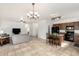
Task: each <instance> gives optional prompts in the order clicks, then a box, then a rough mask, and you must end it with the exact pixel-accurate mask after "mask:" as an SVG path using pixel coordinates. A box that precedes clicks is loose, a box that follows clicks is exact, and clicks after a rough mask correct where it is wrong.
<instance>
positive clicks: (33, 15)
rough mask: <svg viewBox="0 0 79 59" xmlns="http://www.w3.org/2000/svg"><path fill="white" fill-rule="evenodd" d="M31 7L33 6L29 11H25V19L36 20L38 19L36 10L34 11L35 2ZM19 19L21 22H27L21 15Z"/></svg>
mask: <svg viewBox="0 0 79 59" xmlns="http://www.w3.org/2000/svg"><path fill="white" fill-rule="evenodd" d="M32 7H33V10H32V11H30V12H29V13H27V19H28V21H29V22H31V21H36V20H38V19H39V14H38V12H35V3H32ZM20 21H21V22H23V23H26V22H28V21H26V20H24V18H23V17H22V18H21V19H20Z"/></svg>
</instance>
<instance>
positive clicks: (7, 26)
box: [0, 20, 27, 35]
mask: <svg viewBox="0 0 79 59" xmlns="http://www.w3.org/2000/svg"><path fill="white" fill-rule="evenodd" d="M12 28H21V33H20V34H26V33H27V31H26V28H25V25H24V24H22V23H20V22H16V21H11V20H3V21H2V22H1V26H0V30H3V31H4V32H5V33H8V34H10V35H13V33H12Z"/></svg>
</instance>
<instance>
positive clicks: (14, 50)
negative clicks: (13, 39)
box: [0, 38, 79, 56]
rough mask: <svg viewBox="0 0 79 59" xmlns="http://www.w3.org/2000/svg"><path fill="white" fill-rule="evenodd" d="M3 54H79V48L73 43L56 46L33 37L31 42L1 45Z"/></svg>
mask: <svg viewBox="0 0 79 59" xmlns="http://www.w3.org/2000/svg"><path fill="white" fill-rule="evenodd" d="M0 55H1V56H79V48H78V47H74V46H73V44H72V43H70V44H69V46H66V47H60V46H58V47H56V46H51V45H49V44H47V43H46V42H45V41H44V40H41V39H36V38H33V39H32V40H31V41H29V42H25V43H21V44H18V45H12V44H7V45H4V46H2V47H1V46H0Z"/></svg>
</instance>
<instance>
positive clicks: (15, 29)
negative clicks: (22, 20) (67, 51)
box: [12, 28, 21, 34]
mask: <svg viewBox="0 0 79 59" xmlns="http://www.w3.org/2000/svg"><path fill="white" fill-rule="evenodd" d="M12 32H13V33H14V34H20V32H21V29H20V28H13V29H12Z"/></svg>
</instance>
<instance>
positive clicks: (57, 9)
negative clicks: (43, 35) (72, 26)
mask: <svg viewBox="0 0 79 59" xmlns="http://www.w3.org/2000/svg"><path fill="white" fill-rule="evenodd" d="M31 10H32V5H31V3H0V18H8V17H9V18H20V17H22V16H24V17H26V14H27V13H28V12H29V11H31ZM35 10H36V11H38V12H39V14H40V18H41V19H49V18H50V17H49V16H50V14H55V13H56V14H60V15H61V16H63V17H68V16H70V17H71V16H72V17H73V16H77V17H78V16H79V4H78V3H36V5H35Z"/></svg>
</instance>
